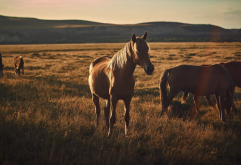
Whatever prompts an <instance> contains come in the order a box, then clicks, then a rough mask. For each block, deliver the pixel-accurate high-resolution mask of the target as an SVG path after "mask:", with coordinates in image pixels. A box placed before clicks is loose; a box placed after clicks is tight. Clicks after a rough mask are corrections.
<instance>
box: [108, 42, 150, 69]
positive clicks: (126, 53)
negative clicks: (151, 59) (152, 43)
mask: <svg viewBox="0 0 241 165" xmlns="http://www.w3.org/2000/svg"><path fill="white" fill-rule="evenodd" d="M143 49H148V50H149V49H150V47H149V45H148V44H147V42H146V40H143V39H142V38H140V37H137V38H136V43H135V44H134V46H133V47H132V45H131V41H130V42H128V43H127V44H126V45H125V47H124V48H123V49H121V50H120V51H119V52H117V53H116V54H115V55H114V56H113V57H112V58H111V61H110V62H109V64H108V67H109V68H111V69H112V70H114V69H121V68H122V67H123V66H124V65H125V64H126V62H127V60H128V58H131V52H132V51H134V52H136V53H137V52H141V51H143Z"/></svg>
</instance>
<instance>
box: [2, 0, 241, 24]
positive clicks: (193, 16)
mask: <svg viewBox="0 0 241 165" xmlns="http://www.w3.org/2000/svg"><path fill="white" fill-rule="evenodd" d="M0 15H6V16H17V17H34V18H39V19H78V20H89V21H96V22H102V23H115V24H135V23H142V22H151V21H171V22H183V23H194V24H214V25H218V26H221V27H224V28H241V0H0Z"/></svg>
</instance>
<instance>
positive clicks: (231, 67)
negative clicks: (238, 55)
mask: <svg viewBox="0 0 241 165" xmlns="http://www.w3.org/2000/svg"><path fill="white" fill-rule="evenodd" d="M221 65H222V66H223V67H224V68H226V69H227V71H228V72H229V74H230V76H231V77H232V79H233V82H234V85H235V86H236V85H237V86H238V87H240V88H241V76H240V71H241V62H236V61H231V62H228V63H221Z"/></svg>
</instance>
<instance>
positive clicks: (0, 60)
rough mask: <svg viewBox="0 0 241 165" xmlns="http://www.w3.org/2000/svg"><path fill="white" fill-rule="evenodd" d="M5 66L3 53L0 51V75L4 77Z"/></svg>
mask: <svg viewBox="0 0 241 165" xmlns="http://www.w3.org/2000/svg"><path fill="white" fill-rule="evenodd" d="M3 67H4V65H3V62H2V54H1V53H0V77H3Z"/></svg>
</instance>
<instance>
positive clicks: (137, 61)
mask: <svg viewBox="0 0 241 165" xmlns="http://www.w3.org/2000/svg"><path fill="white" fill-rule="evenodd" d="M146 38H147V32H145V33H144V35H143V36H142V37H136V36H135V34H133V35H132V37H131V41H130V42H128V43H127V44H126V45H125V47H124V48H123V49H121V50H120V51H119V52H117V53H116V54H115V55H114V56H113V57H112V58H110V57H107V56H104V57H100V58H97V59H95V60H94V61H93V62H92V63H91V65H90V69H89V72H90V74H89V86H90V90H91V93H92V99H93V102H94V104H95V110H96V125H97V126H98V124H99V116H100V105H99V97H101V98H103V99H105V100H106V106H105V108H104V113H105V119H106V126H107V129H108V130H109V131H108V136H109V137H110V136H111V134H112V131H113V125H114V123H115V121H116V104H117V102H118V100H123V101H124V104H125V107H124V109H125V134H126V135H127V133H128V126H129V120H130V116H129V107H130V102H131V99H132V95H133V91H134V85H135V78H134V76H133V73H134V70H135V68H136V65H140V66H141V67H142V68H143V69H144V70H145V72H146V74H148V75H151V74H152V72H153V70H154V66H153V65H152V63H151V61H150V58H149V54H148V50H149V46H148V44H147V42H146ZM110 108H111V113H110Z"/></svg>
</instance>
